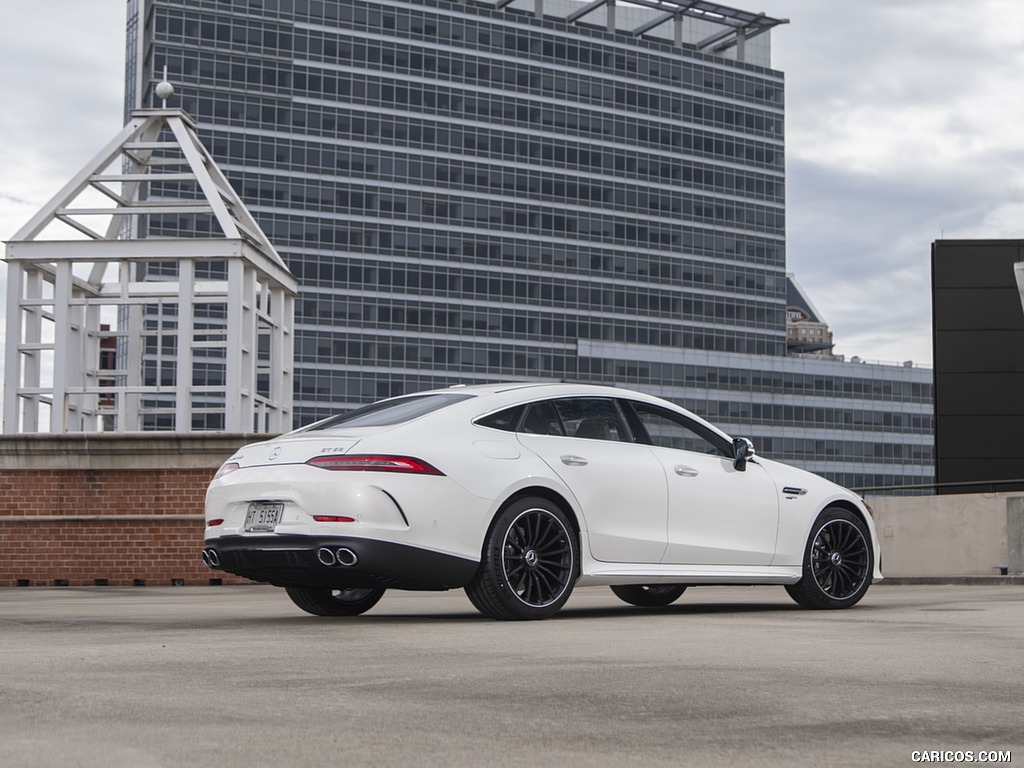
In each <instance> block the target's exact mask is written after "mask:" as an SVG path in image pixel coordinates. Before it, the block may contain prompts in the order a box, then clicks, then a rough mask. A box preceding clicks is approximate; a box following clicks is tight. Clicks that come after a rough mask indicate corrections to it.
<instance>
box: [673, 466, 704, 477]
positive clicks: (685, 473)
mask: <svg viewBox="0 0 1024 768" xmlns="http://www.w3.org/2000/svg"><path fill="white" fill-rule="evenodd" d="M672 469H674V470H675V471H676V474H677V475H679V476H680V477H696V476H697V475H699V474H700V472H698V471H697V470H696V469H694V468H693V467H688V466H686V465H685V464H676V465H675V466H674V467H672Z"/></svg>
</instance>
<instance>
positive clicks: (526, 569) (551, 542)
mask: <svg viewBox="0 0 1024 768" xmlns="http://www.w3.org/2000/svg"><path fill="white" fill-rule="evenodd" d="M578 560H579V545H578V543H577V539H576V534H575V532H574V529H573V526H572V524H571V523H570V522H569V518H568V517H566V514H565V513H564V512H563V511H562V510H561V508H559V507H558V505H557V504H554V503H553V502H551V501H548V500H547V499H544V498H541V497H537V496H530V497H524V498H521V499H517V500H515V501H513V502H512V503H510V504H508V505H507V506H506V507H505V508H504V509H503V510H502V511H501V512H500V513H499V514H498V516H497V517H496V518H495V520H494V523H493V524H492V525H491V529H490V531H489V532H488V534H487V538H486V540H485V541H484V548H483V555H482V557H481V560H480V567H479V569H477V572H476V574H475V575H474V576H473V579H472V580H471V581H470V583H469V584H467V585H466V595H467V596H468V597H469V600H470V602H471V603H473V605H474V606H475V607H476V609H477V610H478V611H480V613H482V614H484V615H485V616H489V617H491V618H492V619H499V620H505V621H510V620H511V621H515V620H520V621H521V620H524V619H546V618H548V617H549V616H553V615H554V614H556V613H557V612H558V611H559V609H560V608H561V607H562V606H563V605H565V601H566V600H568V599H569V595H570V594H572V588H573V585H574V584H575V583H576V575H577V570H578V565H577V561H578Z"/></svg>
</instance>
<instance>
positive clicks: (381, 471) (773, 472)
mask: <svg viewBox="0 0 1024 768" xmlns="http://www.w3.org/2000/svg"><path fill="white" fill-rule="evenodd" d="M202 556H203V560H204V561H205V562H206V564H207V565H209V566H210V567H211V568H214V569H220V570H224V571H227V572H229V573H234V574H238V575H240V576H244V577H247V578H250V579H255V580H257V581H263V582H269V583H270V584H273V585H276V586H279V587H284V589H285V590H286V592H287V593H288V596H289V597H290V598H291V599H292V601H294V603H295V604H296V605H297V606H299V607H300V608H302V609H303V610H305V611H308V612H309V613H312V614H317V615H322V616H340V615H356V614H360V613H363V612H364V611H367V610H369V609H370V608H372V607H373V606H374V605H375V604H376V603H377V601H378V600H379V599H380V598H381V596H382V595H383V594H384V591H385V590H387V589H409V590H445V589H456V588H462V589H465V590H466V594H467V595H468V596H469V599H470V601H472V603H473V605H474V606H476V608H477V609H478V610H479V611H480V612H481V613H483V614H485V615H487V616H490V617H493V618H495V619H541V618H546V617H548V616H551V615H552V614H554V613H555V612H556V611H558V610H559V609H560V608H561V607H562V606H563V605H564V604H565V602H566V600H568V599H569V595H570V594H571V592H572V590H573V587H574V586H576V585H581V586H582V585H607V586H609V587H611V589H612V591H613V592H614V593H615V594H616V595H617V596H618V597H619V598H621V599H622V600H624V601H626V602H627V603H632V604H634V605H643V606H661V605H668V604H669V603H671V602H673V601H675V600H676V599H678V598H679V596H680V595H681V594H682V593H683V591H684V590H685V589H686V588H687V587H688V586H691V585H702V584H715V585H726V584H743V585H754V584H776V585H782V586H784V587H785V588H786V590H787V591H788V592H789V594H790V595H791V596H792V598H793V599H794V600H796V602H797V603H799V604H800V605H802V606H806V607H808V608H848V607H850V606H852V605H854V604H855V603H857V602H858V601H859V600H860V599H861V598H862V597H863V596H864V593H865V592H866V591H867V589H868V586H869V585H870V584H871V583H872V581H876V580H878V579H880V578H881V576H882V575H881V571H880V569H879V562H878V541H877V536H876V533H875V527H874V523H873V521H872V518H871V515H870V514H869V511H868V509H867V507H866V506H865V504H864V502H863V501H862V500H861V499H860V498H859V497H858V496H857V495H855V494H853V493H851V492H850V491H848V490H846V489H844V488H841V487H839V486H838V485H835V484H833V483H831V482H829V481H827V480H825V479H823V478H821V477H818V476H817V475H813V474H811V473H809V472H805V471H803V470H800V469H796V468H794V467H789V466H786V465H785V464H780V463H778V462H774V461H769V460H768V459H765V458H763V457H761V456H757V455H755V452H754V447H753V445H752V444H751V442H750V441H749V440H747V439H744V438H735V439H734V438H732V437H730V436H728V435H726V434H725V433H724V432H722V431H721V430H719V429H717V428H716V427H714V426H713V425H711V424H709V423H708V422H707V421H704V420H703V419H701V418H699V417H698V416H696V415H694V414H692V413H690V412H688V411H686V410H685V409H683V408H680V407H678V406H676V405H673V404H672V403H669V402H667V401H664V400H660V399H658V398H655V397H651V396H648V395H644V394H640V393H637V392H630V391H626V390H623V389H618V388H614V387H598V386H585V385H572V384H523V383H520V384H504V385H487V386H465V387H463V386H457V387H453V388H450V389H444V390H434V391H429V392H421V393H418V394H413V395H408V396H403V397H396V398H392V399H389V400H383V401H381V402H378V403H374V404H373V405H368V406H366V407H363V408H359V409H356V410H353V411H350V412H348V413H343V414H341V415H338V416H334V417H331V418H328V419H325V420H323V421H319V422H317V423H315V424H311V425H310V426H307V427H304V428H302V429H298V430H296V431H294V432H290V433H288V434H286V435H283V436H281V437H276V438H273V439H271V440H268V441H265V442H260V443H254V444H252V445H247V446H245V447H244V448H241V449H240V450H239V451H237V452H236V453H235V455H234V456H232V457H231V458H229V459H228V460H227V461H226V462H225V463H224V465H223V466H222V467H221V468H220V470H219V471H218V472H217V475H216V477H215V478H214V480H213V482H212V483H211V484H210V487H209V490H208V492H207V497H206V541H205V546H204V548H203V552H202Z"/></svg>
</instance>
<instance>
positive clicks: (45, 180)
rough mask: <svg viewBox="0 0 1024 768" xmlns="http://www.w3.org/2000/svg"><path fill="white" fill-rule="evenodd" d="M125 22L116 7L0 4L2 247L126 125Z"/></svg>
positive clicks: (62, 0) (51, 1)
mask: <svg viewBox="0 0 1024 768" xmlns="http://www.w3.org/2000/svg"><path fill="white" fill-rule="evenodd" d="M125 20H126V12H125V4H124V3H123V2H118V1H116V0H104V1H103V2H82V1H81V0H48V2H47V3H45V4H33V3H8V4H6V5H5V7H4V16H3V24H2V25H0V103H2V104H3V105H4V109H3V110H2V111H0V136H2V137H3V141H2V142H0V167H2V168H3V169H4V173H3V174H0V200H3V201H4V203H3V205H0V238H8V237H10V236H11V235H13V234H14V233H15V232H16V231H17V230H18V229H19V228H20V227H21V225H22V224H24V223H25V222H26V221H27V220H28V219H29V218H31V216H32V215H34V214H35V212H36V211H37V210H38V209H39V208H40V207H42V205H43V204H44V203H46V202H47V201H48V200H49V199H50V198H51V197H52V196H53V195H54V194H55V193H56V192H58V191H59V190H60V188H61V187H62V186H63V185H64V184H65V183H66V181H67V180H68V179H69V178H71V176H73V175H74V174H75V173H77V172H78V171H79V170H80V169H81V168H82V167H83V166H84V165H85V164H86V163H87V162H89V160H90V159H91V158H92V157H93V156H94V155H95V153H96V152H97V151H99V150H100V149H101V148H102V147H103V146H104V145H105V144H106V143H107V142H108V141H109V140H110V139H111V138H112V137H113V136H114V135H116V134H117V132H118V130H119V129H120V127H121V126H122V125H123V124H124V111H123V103H124V60H125V56H124V51H125ZM7 201H13V203H14V204H13V205H9V204H8V202H7Z"/></svg>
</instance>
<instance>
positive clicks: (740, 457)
mask: <svg viewBox="0 0 1024 768" xmlns="http://www.w3.org/2000/svg"><path fill="white" fill-rule="evenodd" d="M755 455H756V452H755V451H754V444H753V443H752V442H750V440H748V439H747V438H745V437H737V438H734V439H733V441H732V465H733V467H735V468H736V471H737V472H745V471H746V469H747V462H748V461H749V460H750V459H752V458H754V456H755Z"/></svg>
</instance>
